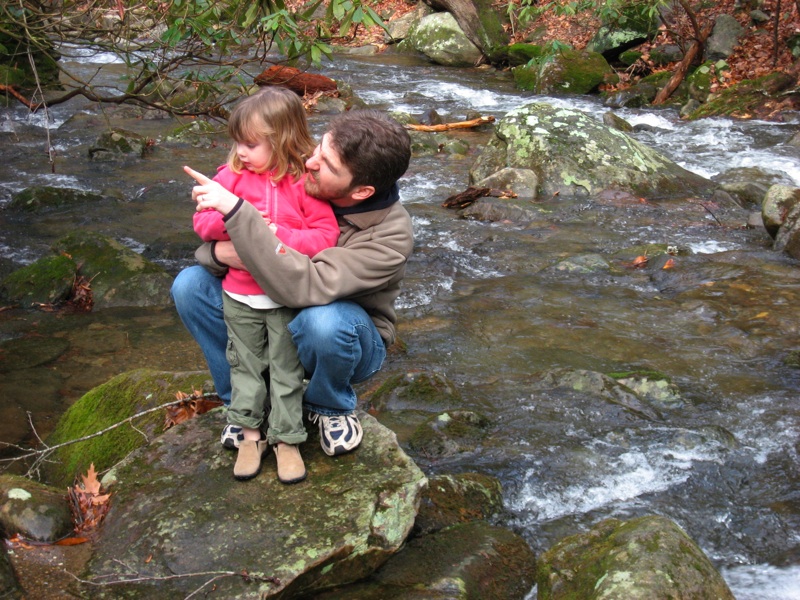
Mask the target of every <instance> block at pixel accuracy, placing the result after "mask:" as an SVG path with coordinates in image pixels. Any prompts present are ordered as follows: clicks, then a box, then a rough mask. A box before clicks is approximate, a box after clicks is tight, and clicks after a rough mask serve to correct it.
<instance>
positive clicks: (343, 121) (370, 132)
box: [328, 109, 411, 193]
mask: <svg viewBox="0 0 800 600" xmlns="http://www.w3.org/2000/svg"><path fill="white" fill-rule="evenodd" d="M328 133H329V134H330V141H331V145H332V146H333V147H334V148H335V149H336V151H337V152H338V153H339V156H340V158H341V159H342V162H343V163H344V165H345V166H346V167H347V168H348V170H349V171H350V173H351V174H352V175H353V182H352V185H353V186H358V185H371V186H373V187H374V188H375V191H376V192H378V193H380V192H384V191H386V190H388V189H389V188H390V187H392V185H393V184H394V183H395V182H396V181H397V180H398V179H400V177H402V176H403V173H405V172H406V169H408V163H409V161H410V160H411V138H410V137H409V135H408V132H407V131H406V130H405V128H404V127H403V126H402V125H400V123H398V122H397V121H395V120H394V119H392V118H391V117H390V116H388V115H386V114H385V113H382V112H381V111H379V110H369V109H361V110H351V111H349V112H346V113H342V114H341V115H338V116H337V117H335V118H334V119H333V120H332V121H331V123H330V127H329V128H328Z"/></svg>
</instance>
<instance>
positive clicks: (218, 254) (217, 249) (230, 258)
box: [214, 242, 247, 270]
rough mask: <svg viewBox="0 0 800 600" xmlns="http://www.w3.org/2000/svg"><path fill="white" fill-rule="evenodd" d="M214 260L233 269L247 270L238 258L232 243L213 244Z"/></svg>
mask: <svg viewBox="0 0 800 600" xmlns="http://www.w3.org/2000/svg"><path fill="white" fill-rule="evenodd" d="M214 258H215V259H216V260H217V262H221V263H222V264H224V265H228V266H229V267H233V268H234V269H242V270H246V269H247V267H245V266H244V263H243V262H242V261H241V259H240V258H239V255H238V254H237V252H236V248H234V247H233V242H217V243H216V244H214Z"/></svg>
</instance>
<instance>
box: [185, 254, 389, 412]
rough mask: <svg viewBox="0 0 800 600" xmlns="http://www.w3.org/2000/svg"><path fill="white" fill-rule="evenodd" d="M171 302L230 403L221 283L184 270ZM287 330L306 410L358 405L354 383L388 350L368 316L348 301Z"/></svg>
mask: <svg viewBox="0 0 800 600" xmlns="http://www.w3.org/2000/svg"><path fill="white" fill-rule="evenodd" d="M172 299H173V301H174V302H175V307H176V308H177V310H178V315H179V316H180V318H181V321H183V324H184V325H185V326H186V329H188V330H189V333H190V334H191V335H192V337H193V338H194V339H195V340H196V341H197V343H198V344H199V345H200V348H201V349H202V350H203V354H204V355H205V358H206V362H207V363H208V369H209V371H210V372H211V378H212V379H213V380H214V387H216V390H217V394H218V395H219V397H220V398H221V399H222V400H224V401H225V402H226V403H227V402H230V397H231V379H230V377H231V374H230V366H229V365H228V360H227V358H226V355H225V348H226V345H227V342H228V334H227V330H226V328H225V321H224V319H223V316H222V281H221V280H220V279H219V278H218V277H215V276H213V275H212V274H211V273H209V272H208V271H206V270H205V269H204V268H203V267H201V266H192V267H187V268H186V269H184V270H183V271H181V272H180V273H178V276H177V277H176V278H175V281H174V282H173V284H172ZM289 331H291V332H292V337H293V339H294V342H295V344H296V345H297V354H298V356H299V358H300V362H301V363H302V364H303V367H304V368H305V370H306V374H307V375H308V378H309V383H308V387H307V389H306V391H305V395H304V398H303V404H304V406H305V407H306V408H307V409H309V410H311V411H313V412H317V413H320V414H323V415H342V414H349V413H351V412H353V410H354V409H355V408H356V401H357V398H356V393H355V390H354V389H353V384H355V383H359V382H361V381H365V380H367V379H369V378H370V377H371V376H372V375H374V374H375V373H377V372H378V371H379V370H380V368H381V365H383V361H384V359H385V358H386V346H385V344H384V343H383V339H382V338H381V336H380V334H379V333H378V330H377V328H376V327H375V324H374V323H373V322H372V319H370V318H369V315H367V313H366V311H365V310H364V309H363V308H362V307H361V306H360V305H358V304H356V303H355V302H352V301H349V300H337V301H336V302H332V303H331V304H327V305H325V306H310V307H308V308H304V309H302V310H301V311H300V313H299V314H298V315H297V316H296V317H295V318H294V319H293V320H292V321H291V323H289Z"/></svg>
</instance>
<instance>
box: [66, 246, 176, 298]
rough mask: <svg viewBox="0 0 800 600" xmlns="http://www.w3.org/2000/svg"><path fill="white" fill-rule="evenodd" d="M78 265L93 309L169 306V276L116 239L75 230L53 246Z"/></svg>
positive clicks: (170, 280) (170, 278)
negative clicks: (92, 300) (86, 282)
mask: <svg viewBox="0 0 800 600" xmlns="http://www.w3.org/2000/svg"><path fill="white" fill-rule="evenodd" d="M53 250H55V252H57V253H58V254H66V255H69V256H71V257H72V259H73V260H74V261H75V262H76V263H78V265H79V266H80V267H79V273H80V275H83V276H84V277H86V279H87V280H89V281H90V282H91V289H92V297H93V299H94V307H95V308H96V309H98V308H110V307H116V306H168V305H170V304H171V302H172V300H171V298H170V295H169V292H170V288H171V287H172V277H171V276H170V275H169V274H168V273H167V272H166V271H165V270H164V269H163V268H161V267H160V266H158V265H157V264H155V263H153V262H150V261H149V260H147V259H145V258H144V257H142V256H141V255H139V254H137V253H136V252H134V251H133V250H131V249H129V248H126V247H125V246H123V245H122V244H120V243H119V242H117V241H116V240H113V239H111V238H109V237H106V236H104V235H101V234H99V233H94V232H91V231H75V232H73V233H71V234H69V235H67V236H66V237H64V238H62V239H61V240H59V241H58V242H56V243H55V244H54V245H53Z"/></svg>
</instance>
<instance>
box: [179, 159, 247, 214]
mask: <svg viewBox="0 0 800 600" xmlns="http://www.w3.org/2000/svg"><path fill="white" fill-rule="evenodd" d="M183 170H184V171H185V172H186V174H187V175H189V176H190V177H191V178H192V179H194V180H195V181H196V182H197V183H198V184H199V185H196V186H194V187H193V188H192V200H194V201H195V202H197V210H198V211H201V210H204V209H206V208H213V209H214V210H217V211H219V212H220V213H222V214H223V215H227V214H228V213H229V212H231V211H232V210H233V208H234V207H235V206H236V204H237V203H238V202H239V198H238V197H236V195H235V194H233V193H232V192H229V191H228V190H226V189H225V188H224V187H222V186H221V185H220V184H219V183H217V182H216V181H213V180H211V179H209V178H208V177H206V176H205V175H203V174H202V173H199V172H197V171H195V170H194V169H190V168H189V167H183Z"/></svg>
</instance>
